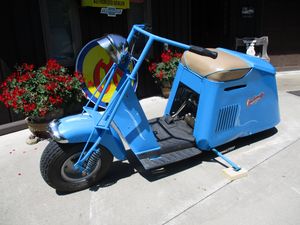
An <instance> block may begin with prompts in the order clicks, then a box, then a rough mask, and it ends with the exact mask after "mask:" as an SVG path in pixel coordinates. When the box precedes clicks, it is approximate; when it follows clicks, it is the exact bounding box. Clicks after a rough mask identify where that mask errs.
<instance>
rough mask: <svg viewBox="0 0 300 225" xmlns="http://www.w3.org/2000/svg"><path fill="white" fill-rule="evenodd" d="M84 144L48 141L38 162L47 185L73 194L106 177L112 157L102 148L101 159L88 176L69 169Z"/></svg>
mask: <svg viewBox="0 0 300 225" xmlns="http://www.w3.org/2000/svg"><path fill="white" fill-rule="evenodd" d="M84 144H85V143H79V144H59V143H57V142H55V141H50V143H49V144H48V145H47V147H46V148H45V150H44V152H43V154H42V156H41V161H40V170H41V174H42V177H43V179H44V180H45V181H46V183H47V184H48V185H50V186H51V187H53V188H55V189H56V190H57V191H61V192H75V191H80V190H83V189H86V188H88V187H90V186H92V185H94V184H95V183H97V182H99V181H100V180H101V179H102V178H103V177H104V176H105V175H106V173H107V172H108V170H109V168H110V166H111V164H112V161H113V156H112V154H111V153H110V152H109V151H108V150H107V149H106V148H104V147H102V146H101V157H100V159H99V161H98V162H97V165H96V167H95V169H94V170H93V171H92V172H91V173H90V174H89V175H85V176H84V175H82V173H80V172H77V171H75V170H71V169H70V167H71V166H70V165H71V164H72V163H73V162H76V161H77V159H78V157H79V155H80V153H81V151H82V149H83V148H84ZM76 158H77V159H76ZM73 164H74V163H73Z"/></svg>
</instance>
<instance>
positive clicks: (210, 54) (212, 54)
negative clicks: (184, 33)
mask: <svg viewBox="0 0 300 225" xmlns="http://www.w3.org/2000/svg"><path fill="white" fill-rule="evenodd" d="M190 47H191V48H190V49H189V50H190V51H191V52H194V53H196V54H199V55H203V56H207V57H210V58H212V59H215V58H217V57H218V53H217V52H214V51H210V50H208V49H206V48H202V47H199V46H194V45H191V46H190Z"/></svg>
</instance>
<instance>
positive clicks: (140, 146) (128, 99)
mask: <svg viewBox="0 0 300 225" xmlns="http://www.w3.org/2000/svg"><path fill="white" fill-rule="evenodd" d="M113 121H114V124H115V125H116V126H117V128H118V129H119V131H120V133H121V134H122V136H123V137H124V138H125V140H126V141H127V143H128V144H129V146H130V148H131V150H132V151H133V152H134V153H135V154H139V153H144V152H147V151H153V150H158V149H160V146H159V145H158V143H157V141H156V138H155V137H154V134H153V131H152V129H151V127H150V125H149V123H148V120H147V118H146V116H145V113H144V111H143V109H142V107H141V105H140V103H139V101H138V99H137V97H136V95H135V93H134V90H133V88H132V87H130V88H128V90H127V92H126V94H125V96H124V98H123V101H122V103H121V105H120V106H119V107H118V110H117V112H116V115H115V117H114V120H113Z"/></svg>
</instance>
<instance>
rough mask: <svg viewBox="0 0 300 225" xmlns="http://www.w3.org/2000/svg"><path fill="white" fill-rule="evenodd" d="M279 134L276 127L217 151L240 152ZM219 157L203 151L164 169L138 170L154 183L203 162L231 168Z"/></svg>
mask: <svg viewBox="0 0 300 225" xmlns="http://www.w3.org/2000/svg"><path fill="white" fill-rule="evenodd" d="M277 132H278V130H277V129H276V128H275V127H274V128H271V129H269V130H266V131H263V132H259V133H256V134H253V135H251V136H247V137H243V138H238V139H237V140H234V141H231V142H229V143H227V144H224V145H221V146H219V147H217V150H218V151H220V152H222V153H223V154H225V155H226V153H229V152H231V151H234V150H238V149H239V148H242V147H244V146H247V145H250V144H253V143H255V142H258V141H261V140H263V139H265V138H268V137H271V136H273V135H274V134H276V133H277ZM217 157H218V156H217V155H216V154H214V153H213V152H212V151H202V152H201V154H199V155H196V156H194V157H192V158H189V159H186V160H183V161H180V162H177V163H173V164H170V165H166V166H165V167H163V168H159V169H155V170H150V171H146V170H144V169H143V168H142V166H141V165H139V168H137V169H138V171H139V172H140V174H141V175H142V176H143V177H144V178H145V179H147V180H148V181H150V182H153V181H156V180H159V179H162V178H164V177H167V176H170V175H172V174H175V173H178V172H181V171H184V170H186V169H189V168H192V167H194V166H196V165H199V164H201V163H202V162H216V163H219V164H221V165H222V166H223V167H225V168H227V167H229V166H228V165H226V164H224V163H222V162H220V161H218V160H216V158H217Z"/></svg>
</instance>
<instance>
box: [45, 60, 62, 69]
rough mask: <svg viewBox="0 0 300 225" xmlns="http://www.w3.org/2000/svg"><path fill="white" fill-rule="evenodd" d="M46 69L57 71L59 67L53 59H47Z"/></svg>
mask: <svg viewBox="0 0 300 225" xmlns="http://www.w3.org/2000/svg"><path fill="white" fill-rule="evenodd" d="M46 67H47V69H49V70H59V69H60V68H61V65H59V64H58V63H57V61H56V60H55V59H49V60H48V62H47V64H46Z"/></svg>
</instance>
